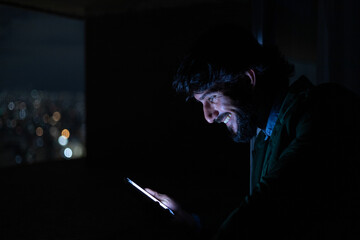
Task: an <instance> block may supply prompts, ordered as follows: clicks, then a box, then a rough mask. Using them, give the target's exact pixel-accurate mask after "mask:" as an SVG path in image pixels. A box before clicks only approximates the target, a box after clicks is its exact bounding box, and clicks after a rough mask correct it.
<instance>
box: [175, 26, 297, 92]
mask: <svg viewBox="0 0 360 240" xmlns="http://www.w3.org/2000/svg"><path fill="white" fill-rule="evenodd" d="M249 69H253V70H254V71H255V73H256V77H257V82H256V85H257V86H261V87H266V88H268V89H269V90H270V91H275V92H278V91H282V90H283V89H285V88H286V87H287V86H288V83H289V77H290V76H291V75H292V74H293V71H294V68H293V66H292V65H291V64H289V63H288V62H287V61H286V60H285V59H284V58H283V56H282V55H281V54H280V52H279V51H278V49H277V48H276V47H264V46H262V45H260V44H259V43H258V42H257V41H256V40H255V39H254V37H253V36H252V34H251V33H250V32H249V31H247V30H245V29H243V28H241V27H240V26H237V25H226V26H224V25H221V26H216V27H213V28H211V29H209V30H208V31H207V32H205V33H204V34H203V35H202V36H201V37H200V38H199V39H198V40H197V41H196V42H195V43H194V45H193V46H192V47H191V48H190V53H189V54H188V55H187V56H185V57H184V59H183V60H182V62H181V63H180V66H179V67H178V70H177V72H176V74H175V77H174V81H173V87H174V88H175V90H176V91H177V92H180V93H185V94H186V95H187V98H190V97H192V96H193V94H194V93H199V92H202V91H205V90H208V89H210V90H223V89H228V88H229V87H230V88H231V87H236V88H239V87H240V88H241V87H242V88H249V85H250V83H249V79H248V77H247V76H246V75H245V72H246V71H247V70H249ZM264 76H266V77H264ZM243 91H246V89H242V92H243Z"/></svg>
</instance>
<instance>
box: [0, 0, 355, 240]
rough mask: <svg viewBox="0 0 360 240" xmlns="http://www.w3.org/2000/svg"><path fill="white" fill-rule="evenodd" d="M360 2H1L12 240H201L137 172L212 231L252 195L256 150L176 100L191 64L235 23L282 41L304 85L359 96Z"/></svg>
mask: <svg viewBox="0 0 360 240" xmlns="http://www.w3.org/2000/svg"><path fill="white" fill-rule="evenodd" d="M359 5H360V3H359V1H355V0H345V1H336V0H330V1H326V0H316V1H312V0H306V1H282V0H269V1H266V0H176V1H168V0H124V1H116V0H105V1H104V0H103V1H99V0H74V1H67V0H60V1H41V0H0V62H1V67H0V68H1V69H0V88H1V89H0V118H1V122H0V135H1V136H0V139H1V140H0V141H1V142H0V152H1V153H0V186H1V190H2V191H1V192H2V194H1V200H0V212H1V217H0V219H1V220H0V228H1V231H0V232H1V233H0V236H1V237H0V238H1V239H4V240H5V239H64V240H70V239H169V240H170V239H196V236H195V235H194V234H193V233H190V232H186V231H182V230H179V229H177V227H176V226H174V225H172V224H171V221H169V220H168V218H167V216H166V214H163V213H162V212H161V211H159V209H158V207H157V206H154V205H153V204H152V203H150V202H148V201H147V199H143V198H142V196H139V195H138V194H137V193H136V192H134V191H133V189H131V187H129V186H128V184H126V182H125V181H124V179H125V178H126V177H129V178H131V179H133V180H134V181H136V182H137V183H138V184H139V185H141V186H143V187H149V188H152V189H156V190H158V191H159V192H163V193H167V194H169V195H170V196H173V197H175V198H176V199H177V200H178V201H179V202H180V203H181V204H182V205H183V206H184V207H186V208H187V209H190V210H191V211H193V212H194V213H196V214H199V215H203V216H206V218H208V219H211V220H209V221H210V222H209V226H211V227H210V228H209V230H208V231H209V233H208V234H209V235H211V234H213V233H214V232H213V231H215V229H216V228H217V227H218V226H219V225H220V224H221V221H222V220H223V219H224V218H225V217H226V216H227V215H228V214H229V213H230V212H231V210H232V209H233V208H234V207H235V206H236V205H237V203H238V202H239V201H240V200H241V199H242V198H243V197H244V196H245V195H246V194H247V193H248V191H249V189H248V188H249V187H248V185H249V160H248V159H249V152H250V151H249V144H245V143H241V144H236V143H234V142H233V141H232V140H231V139H230V138H229V137H228V136H227V134H226V132H225V131H223V130H224V129H223V128H224V126H222V125H219V124H217V125H214V126H213V125H209V124H207V123H206V121H205V120H204V118H203V115H202V112H201V111H199V109H200V110H201V106H200V105H199V104H198V103H196V102H195V101H193V100H190V101H185V100H184V98H183V97H182V96H179V95H177V94H176V93H175V91H174V90H173V89H172V86H171V83H172V79H173V76H174V74H175V72H176V68H177V66H178V63H179V61H180V59H181V57H183V56H184V55H185V54H186V51H187V49H188V47H189V46H190V44H191V43H192V42H193V41H195V39H197V38H198V37H199V36H200V34H201V33H202V32H204V31H205V30H207V29H208V28H209V27H211V26H214V25H218V24H222V23H235V24H239V25H241V26H242V27H244V28H246V29H249V30H251V31H252V32H253V34H254V35H255V37H256V38H257V40H258V41H259V42H260V43H261V44H275V45H277V46H278V47H279V49H280V50H281V51H283V53H284V54H285V56H286V57H287V59H289V61H291V62H292V63H294V65H295V76H294V79H293V80H295V79H296V78H298V77H299V76H301V75H306V76H307V77H308V78H309V79H310V80H311V82H312V83H314V84H320V83H324V82H336V83H339V84H342V85H344V86H345V87H347V88H348V89H350V90H352V91H354V92H355V93H357V94H360V81H359V77H360V70H359V69H360V59H359V56H360V54H359V53H360V51H359V50H360V48H359V44H358V42H359V41H360V34H359V32H360V31H359V29H360V26H359V23H360V19H359V14H358V12H359V10H360V6H359ZM39 106H40V107H39ZM31 114H34V115H33V116H32V115H31ZM60 116H61V117H60ZM68 130H69V131H70V132H69V133H68V132H67V131H68ZM24 139H25V140H24ZM210 150H211V151H210ZM239 156H241V158H242V159H241V158H240V157H239ZM214 206H215V207H214Z"/></svg>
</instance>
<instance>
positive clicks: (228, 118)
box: [224, 113, 231, 124]
mask: <svg viewBox="0 0 360 240" xmlns="http://www.w3.org/2000/svg"><path fill="white" fill-rule="evenodd" d="M230 118H231V113H229V115H227V116H226V118H225V120H224V123H225V124H227V123H228V121H229V120H230Z"/></svg>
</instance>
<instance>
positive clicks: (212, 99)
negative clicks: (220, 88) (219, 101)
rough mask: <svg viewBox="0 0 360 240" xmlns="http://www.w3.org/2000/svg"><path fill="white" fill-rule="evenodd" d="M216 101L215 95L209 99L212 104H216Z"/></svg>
mask: <svg viewBox="0 0 360 240" xmlns="http://www.w3.org/2000/svg"><path fill="white" fill-rule="evenodd" d="M215 99H216V96H215V95H213V96H211V97H209V102H210V103H214V102H215Z"/></svg>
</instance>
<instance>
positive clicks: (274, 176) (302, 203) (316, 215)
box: [217, 77, 360, 239]
mask: <svg viewBox="0 0 360 240" xmlns="http://www.w3.org/2000/svg"><path fill="white" fill-rule="evenodd" d="M359 111H360V103H359V97H358V96H356V95H355V94H353V93H352V92H350V91H348V90H346V89H344V88H343V87H340V86H338V85H335V84H322V85H319V86H316V87H315V86H313V85H312V84H311V83H310V82H309V81H308V80H307V79H306V78H305V77H302V78H300V79H299V80H298V81H296V82H295V83H294V84H293V85H292V86H291V87H290V88H289V90H288V93H287V94H286V97H285V99H284V100H283V103H282V106H281V109H280V113H279V117H278V120H277V122H276V124H275V126H274V129H273V132H272V134H271V137H270V138H269V139H267V140H265V135H264V133H262V132H260V133H259V134H258V136H257V137H256V141H255V148H254V151H253V158H254V165H253V168H252V174H251V176H252V182H254V183H255V184H254V188H253V189H252V194H251V195H250V196H247V197H246V198H245V199H244V201H243V202H241V204H240V206H239V208H237V209H236V210H235V211H234V212H233V213H232V214H231V215H230V216H229V218H228V219H227V220H226V221H225V222H224V224H223V225H222V227H221V229H220V231H219V234H218V236H217V237H218V238H219V239H264V237H266V238H268V237H276V239H326V238H327V237H331V238H334V237H337V238H338V239H353V238H352V237H356V236H358V235H357V234H358V233H356V231H358V229H360V225H359V222H360V221H359V219H360V198H359V189H360V172H359V161H360V157H359V156H360V155H359V152H360V131H359V129H360V113H359ZM274 239H275V238H274ZM358 239H360V238H358Z"/></svg>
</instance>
